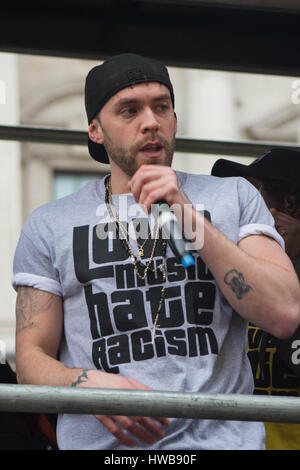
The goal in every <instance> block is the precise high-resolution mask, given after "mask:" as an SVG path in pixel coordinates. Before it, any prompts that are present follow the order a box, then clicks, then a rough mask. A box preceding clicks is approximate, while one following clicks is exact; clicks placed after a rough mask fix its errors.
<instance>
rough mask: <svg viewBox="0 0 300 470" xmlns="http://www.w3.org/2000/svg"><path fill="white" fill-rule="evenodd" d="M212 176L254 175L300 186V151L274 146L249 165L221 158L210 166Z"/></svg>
mask: <svg viewBox="0 0 300 470" xmlns="http://www.w3.org/2000/svg"><path fill="white" fill-rule="evenodd" d="M211 174H212V175H213V176H221V177H222V176H245V177H247V176H256V177H257V178H262V179H268V180H276V181H282V182H287V183H290V184H293V185H294V186H295V187H300V152H297V151H296V150H290V149H285V148H275V149H271V150H269V151H268V152H266V153H264V154H263V155H261V156H260V157H258V158H257V159H256V160H254V161H253V162H252V163H250V165H243V164H241V163H236V162H233V161H230V160H225V159H223V158H221V159H220V160H217V161H216V162H215V164H214V166H213V168H212V171H211Z"/></svg>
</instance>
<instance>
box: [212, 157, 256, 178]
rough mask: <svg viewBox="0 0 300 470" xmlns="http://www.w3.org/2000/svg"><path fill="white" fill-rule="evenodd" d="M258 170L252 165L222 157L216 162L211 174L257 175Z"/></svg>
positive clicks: (222, 175)
mask: <svg viewBox="0 0 300 470" xmlns="http://www.w3.org/2000/svg"><path fill="white" fill-rule="evenodd" d="M255 173H256V170H255V168H254V167H252V166H250V165H249V166H247V165H243V164H242V163H237V162H232V161H230V160H225V159H222V158H221V159H220V160H217V161H216V163H215V164H214V166H213V168H212V170H211V174H212V175H213V176H221V177H224V176H229V177H230V176H244V175H245V176H255Z"/></svg>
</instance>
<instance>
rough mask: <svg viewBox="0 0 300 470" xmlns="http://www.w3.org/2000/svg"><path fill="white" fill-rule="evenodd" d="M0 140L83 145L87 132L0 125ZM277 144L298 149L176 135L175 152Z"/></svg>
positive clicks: (249, 152)
mask: <svg viewBox="0 0 300 470" xmlns="http://www.w3.org/2000/svg"><path fill="white" fill-rule="evenodd" d="M0 140H15V141H20V142H35V143H44V144H65V145H84V146H86V145H87V132H86V131H79V130H69V129H57V128H46V127H32V126H23V125H21V126H6V125H0ZM275 147H281V148H287V149H294V150H300V146H297V145H293V144H287V143H285V144H283V143H278V142H257V141H255V142H251V141H245V142H237V141H236V142H232V141H227V140H226V141H225V140H223V141H222V140H205V139H190V138H184V137H177V138H176V147H175V150H176V151H177V152H183V153H198V154H216V155H218V154H220V155H230V156H240V157H243V156H249V157H256V156H259V155H261V154H262V153H264V152H265V151H266V150H268V149H270V148H275Z"/></svg>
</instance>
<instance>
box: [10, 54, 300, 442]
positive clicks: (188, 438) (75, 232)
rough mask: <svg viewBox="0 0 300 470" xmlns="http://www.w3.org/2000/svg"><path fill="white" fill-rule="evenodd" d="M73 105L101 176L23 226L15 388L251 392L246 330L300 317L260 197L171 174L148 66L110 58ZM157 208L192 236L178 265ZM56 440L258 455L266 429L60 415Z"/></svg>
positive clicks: (152, 68) (164, 122)
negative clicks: (84, 121)
mask: <svg viewBox="0 0 300 470" xmlns="http://www.w3.org/2000/svg"><path fill="white" fill-rule="evenodd" d="M85 104H86V111H87V117H88V123H89V130H88V133H89V138H88V147H89V152H90V154H91V156H92V157H93V158H94V159H96V160H97V161H100V162H102V163H109V164H110V174H108V175H106V176H105V177H104V178H103V179H100V180H95V181H93V182H90V183H88V184H87V185H86V186H85V187H84V188H83V189H81V190H79V191H78V192H76V193H74V194H72V195H71V196H67V197H65V198H62V199H60V200H58V201H54V202H51V203H49V204H46V205H44V206H42V207H40V208H37V209H36V210H34V211H33V213H32V214H31V215H30V217H29V218H28V220H27V221H26V223H25V224H24V226H23V229H22V232H21V235H20V240H19V242H18V246H17V248H16V253H15V259H14V278H13V286H14V288H15V289H17V291H18V296H17V306H16V320H17V325H16V329H17V336H16V364H17V375H18V380H19V382H20V383H31V384H46V385H55V386H60V385H62V386H76V387H96V388H108V389H131V390H136V389H138V390H149V389H154V390H167V391H181V392H182V391H186V392H208V393H244V394H248V393H252V392H253V377H252V372H251V367H250V364H249V361H248V359H247V354H246V340H247V327H248V321H251V322H253V323H257V324H258V325H259V326H260V327H261V328H262V329H264V330H266V331H269V332H270V333H272V334H273V335H275V336H278V337H281V338H284V337H288V336H290V335H292V334H293V333H294V331H295V329H296V328H297V327H298V325H299V322H300V309H299V300H300V290H299V284H298V280H297V277H296V275H295V272H294V269H293V266H292V264H291V261H290V259H289V258H288V256H287V255H286V254H285V252H284V250H283V249H282V246H281V245H282V244H283V240H282V238H281V236H280V235H279V234H278V232H277V231H276V230H275V228H274V222H273V219H272V216H271V214H270V213H269V211H268V210H267V208H266V206H265V204H264V202H263V199H262V198H261V196H260V195H259V194H258V193H257V191H256V190H255V188H254V187H253V186H252V185H251V184H249V183H248V182H247V181H245V180H244V179H242V178H236V179H234V180H232V181H228V180H226V179H220V178H214V177H212V176H209V175H204V176H197V175H189V174H186V173H180V172H175V171H174V170H173V169H172V168H171V164H172V157H173V152H174V145H175V135H176V129H177V118H176V115H175V113H174V92H173V87H172V84H171V81H170V78H169V74H168V71H167V69H166V67H165V66H164V65H163V64H161V63H160V62H158V61H156V60H153V59H150V58H145V57H142V56H139V55H136V54H121V55H118V56H114V57H112V58H110V59H108V60H107V61H105V62H104V63H103V64H101V65H98V66H96V67H94V68H93V69H92V70H91V71H90V72H89V73H88V75H87V78H86V86H85ZM157 201H165V203H167V204H169V206H170V207H171V208H174V212H175V213H176V216H177V218H178V224H183V225H184V231H185V234H186V236H187V238H188V239H189V240H192V241H193V247H194V251H193V259H194V265H191V266H190V267H189V268H187V269H186V268H185V267H184V266H183V265H182V264H181V262H179V261H178V259H177V257H176V256H174V253H173V251H172V250H171V249H170V246H169V241H168V240H167V239H166V238H163V237H162V236H161V234H160V233H159V225H158V224H157V223H154V225H153V227H152V226H151V221H152V214H151V213H150V210H151V207H152V205H154V204H156V203H157ZM191 203H193V205H194V207H193V205H192V204H191ZM198 205H199V206H198ZM200 205H201V207H202V205H203V206H204V209H205V211H203V210H202V211H201V210H200ZM124 207H125V209H124ZM195 207H197V208H198V209H199V210H196V209H195ZM183 213H184V214H183ZM183 215H184V217H183ZM209 219H210V220H211V222H210V221H209ZM145 221H146V225H147V230H146V231H145V232H146V233H143V234H141V230H140V228H141V226H142V225H145ZM148 223H149V227H150V226H151V230H149V227H148ZM148 230H149V231H148ZM135 234H136V236H135ZM203 240H204V243H202V241H203ZM271 259H272V263H270V261H269V260H271ZM270 268H272V269H270ZM274 306H276V307H275V309H274ZM283 307H285V308H283ZM258 312H259V313H258ZM57 437H58V446H59V448H60V449H107V450H109V449H113V450H116V449H128V447H132V446H135V448H136V449H138V448H139V449H164V450H167V449H174V450H176V449H181V450H182V449H261V448H264V427H263V423H255V422H251V423H246V422H237V421H227V422H223V421H221V422H220V421H218V420H190V419H174V418H170V419H166V418H150V417H138V416H136V417H128V416H111V415H106V416H103V415H100V416H88V415H81V416H77V415H70V414H69V415H68V414H63V415H61V416H59V418H58V424H57Z"/></svg>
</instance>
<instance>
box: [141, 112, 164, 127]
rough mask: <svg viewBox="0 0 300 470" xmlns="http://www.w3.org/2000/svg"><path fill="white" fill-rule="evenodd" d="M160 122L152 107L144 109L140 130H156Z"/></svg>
mask: <svg viewBox="0 0 300 470" xmlns="http://www.w3.org/2000/svg"><path fill="white" fill-rule="evenodd" d="M159 127H160V124H159V122H158V120H157V118H156V116H155V114H154V113H153V111H152V109H146V110H145V112H144V113H143V121H142V132H143V133H147V132H157V131H158V129H159Z"/></svg>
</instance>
